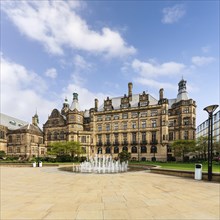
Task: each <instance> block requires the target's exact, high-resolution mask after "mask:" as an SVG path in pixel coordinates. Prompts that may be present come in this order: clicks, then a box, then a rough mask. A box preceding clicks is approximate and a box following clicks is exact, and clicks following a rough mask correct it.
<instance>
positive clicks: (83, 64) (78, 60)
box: [73, 55, 92, 70]
mask: <svg viewBox="0 0 220 220" xmlns="http://www.w3.org/2000/svg"><path fill="white" fill-rule="evenodd" d="M73 63H74V66H75V69H77V70H89V69H91V68H92V64H91V63H89V62H87V61H86V60H85V59H84V58H83V57H82V56H80V55H76V56H75V57H74V58H73Z"/></svg>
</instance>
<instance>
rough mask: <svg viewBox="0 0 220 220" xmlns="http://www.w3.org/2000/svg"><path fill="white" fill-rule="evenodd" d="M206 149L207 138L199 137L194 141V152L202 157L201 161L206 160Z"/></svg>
mask: <svg viewBox="0 0 220 220" xmlns="http://www.w3.org/2000/svg"><path fill="white" fill-rule="evenodd" d="M207 149H208V137H207V136H205V137H203V136H200V137H198V138H197V139H196V146H195V151H197V152H198V153H199V156H200V155H202V159H205V160H206V153H207Z"/></svg>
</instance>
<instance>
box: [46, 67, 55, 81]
mask: <svg viewBox="0 0 220 220" xmlns="http://www.w3.org/2000/svg"><path fill="white" fill-rule="evenodd" d="M45 75H46V76H47V77H50V78H51V79H55V78H56V77H57V70H56V69H55V68H50V69H47V71H46V72H45Z"/></svg>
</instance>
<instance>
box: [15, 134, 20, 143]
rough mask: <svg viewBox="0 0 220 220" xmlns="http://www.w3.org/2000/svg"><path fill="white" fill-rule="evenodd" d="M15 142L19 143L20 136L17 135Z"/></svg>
mask: <svg viewBox="0 0 220 220" xmlns="http://www.w3.org/2000/svg"><path fill="white" fill-rule="evenodd" d="M16 141H17V142H20V141H21V136H20V135H19V134H18V135H17V136H16Z"/></svg>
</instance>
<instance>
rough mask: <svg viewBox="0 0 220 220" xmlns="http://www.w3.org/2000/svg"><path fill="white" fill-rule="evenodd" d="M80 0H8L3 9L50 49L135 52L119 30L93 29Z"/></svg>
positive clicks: (112, 54) (58, 51)
mask: <svg viewBox="0 0 220 220" xmlns="http://www.w3.org/2000/svg"><path fill="white" fill-rule="evenodd" d="M82 4H84V3H81V2H80V1H76V2H75V1H51V0H48V1H5V2H3V3H2V9H3V11H4V12H5V13H6V14H7V15H8V17H9V18H10V19H11V21H12V22H13V23H14V24H15V25H16V26H17V28H18V29H19V30H20V32H21V33H22V34H24V35H26V36H27V37H29V38H31V39H34V40H36V41H38V42H41V43H42V44H43V45H44V46H45V48H46V49H47V51H48V52H50V53H52V54H60V55H61V54H63V53H64V52H63V49H64V48H65V47H70V48H72V49H74V50H83V51H87V52H91V53H95V54H104V55H105V56H108V57H123V56H127V55H131V54H134V53H135V52H136V49H135V48H134V47H133V46H129V45H127V43H126V42H125V40H124V39H123V38H122V36H121V35H120V33H119V32H117V31H113V30H111V29H110V28H108V27H103V28H102V30H100V31H99V32H98V31H95V30H93V29H92V28H91V27H90V26H89V25H88V24H87V22H86V21H85V20H83V18H81V17H80V16H79V15H78V14H77V9H78V8H79V7H80V6H81V5H82Z"/></svg>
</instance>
